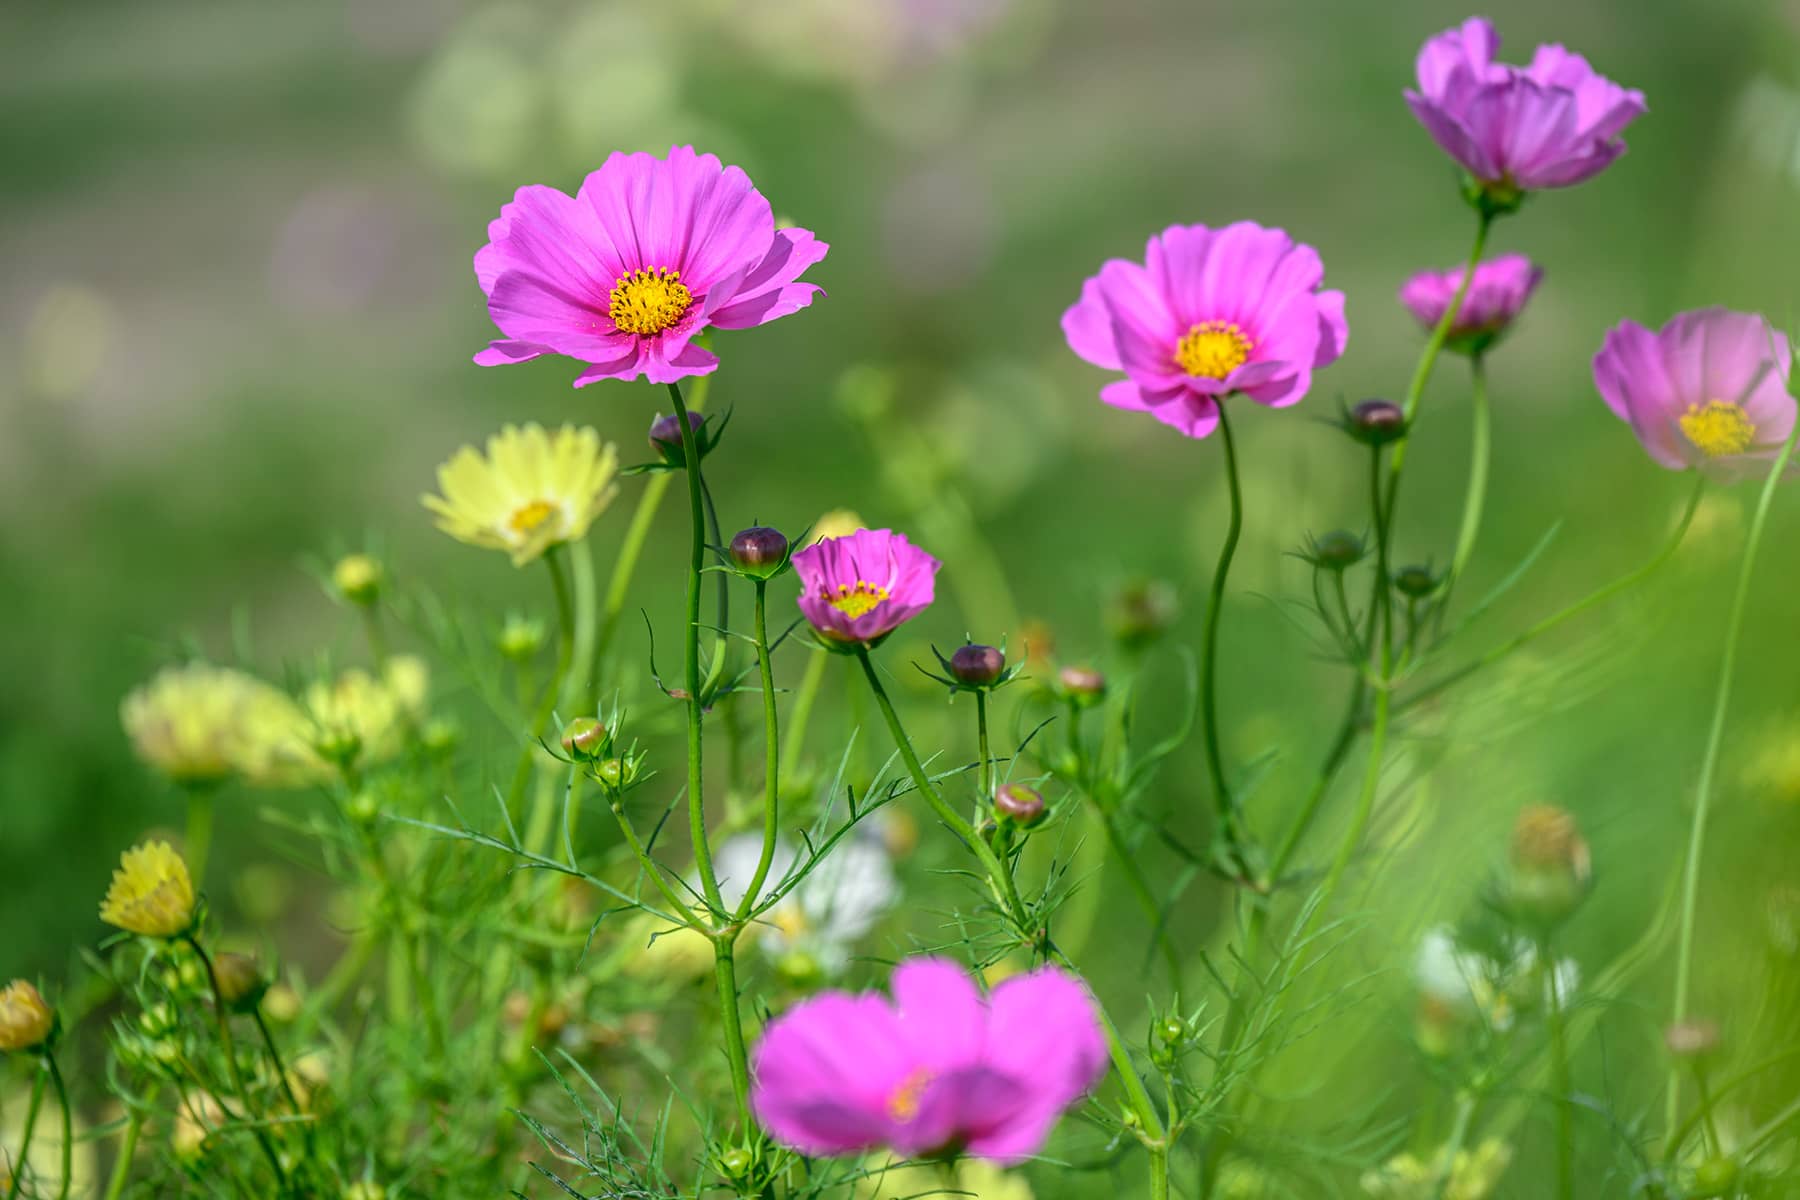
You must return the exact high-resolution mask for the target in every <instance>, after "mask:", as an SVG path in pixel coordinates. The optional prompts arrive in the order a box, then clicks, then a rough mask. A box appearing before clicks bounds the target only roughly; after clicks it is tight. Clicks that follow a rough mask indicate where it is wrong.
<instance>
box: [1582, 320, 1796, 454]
mask: <svg viewBox="0 0 1800 1200" xmlns="http://www.w3.org/2000/svg"><path fill="white" fill-rule="evenodd" d="M1791 366H1792V352H1791V350H1790V348H1789V346H1788V340H1787V338H1786V337H1784V336H1783V335H1782V334H1780V333H1777V332H1775V331H1774V330H1773V329H1771V328H1770V327H1769V324H1768V322H1767V321H1765V320H1763V318H1762V317H1759V316H1757V315H1755V314H1754V313H1740V312H1731V311H1729V310H1727V309H1723V308H1703V309H1698V310H1696V311H1694V312H1684V313H1681V314H1680V315H1678V316H1676V317H1675V318H1674V319H1673V320H1671V321H1670V322H1669V323H1668V324H1667V325H1664V326H1663V327H1662V329H1660V330H1658V331H1656V332H1652V331H1650V330H1648V329H1646V328H1644V327H1643V326H1642V325H1639V324H1637V323H1636V322H1635V321H1621V322H1620V323H1619V325H1618V326H1617V327H1616V328H1614V329H1612V330H1611V331H1609V332H1608V333H1607V335H1606V341H1605V342H1604V343H1603V344H1602V345H1601V347H1600V352H1599V353H1598V354H1596V355H1594V385H1595V386H1596V387H1598V388H1599V389H1600V395H1601V396H1602V397H1603V398H1604V399H1605V400H1606V404H1607V407H1608V408H1611V409H1612V410H1613V412H1614V414H1615V415H1617V416H1618V417H1619V418H1620V419H1621V420H1623V421H1626V422H1628V423H1629V424H1630V425H1631V431H1632V432H1633V433H1635V434H1637V438H1638V441H1640V442H1642V443H1643V445H1644V449H1645V451H1647V452H1648V453H1649V455H1650V457H1651V458H1653V459H1655V460H1656V461H1657V462H1659V463H1661V464H1662V465H1663V466H1665V467H1668V468H1669V469H1671V470H1676V471H1679V470H1685V469H1686V468H1688V467H1702V468H1705V469H1706V470H1708V471H1709V472H1710V473H1712V474H1715V475H1720V476H1723V477H1725V478H1731V477H1734V476H1735V475H1737V474H1739V473H1740V472H1741V471H1742V469H1743V468H1745V467H1747V466H1748V465H1749V464H1750V463H1751V462H1754V461H1756V460H1759V459H1761V460H1767V459H1769V458H1772V457H1773V456H1774V455H1775V454H1776V452H1777V451H1778V450H1779V449H1780V447H1781V445H1782V443H1783V442H1785V441H1787V438H1788V435H1789V434H1790V433H1792V432H1793V428H1794V415H1795V408H1796V405H1795V401H1794V397H1793V396H1791V395H1789V394H1788V373H1789V370H1790V368H1791Z"/></svg>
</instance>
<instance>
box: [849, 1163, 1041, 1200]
mask: <svg viewBox="0 0 1800 1200" xmlns="http://www.w3.org/2000/svg"><path fill="white" fill-rule="evenodd" d="M900 1162H901V1160H900V1159H896V1158H872V1159H868V1160H866V1161H865V1162H864V1166H866V1167H867V1168H868V1169H869V1171H870V1174H868V1175H866V1176H864V1177H863V1178H861V1179H859V1180H857V1181H856V1186H855V1190H854V1195H855V1197H856V1200H910V1198H911V1197H914V1196H929V1195H932V1194H934V1193H948V1194H951V1195H955V1196H960V1197H963V1198H964V1200H1033V1197H1032V1191H1031V1184H1029V1183H1027V1182H1026V1181H1025V1177H1024V1176H1023V1175H1016V1174H1014V1173H1012V1172H1011V1171H1003V1170H1001V1169H1000V1168H999V1167H996V1166H995V1165H994V1164H993V1163H990V1162H985V1161H983V1160H981V1159H978V1158H964V1159H959V1160H957V1162H956V1163H955V1164H954V1165H949V1164H940V1163H910V1164H907V1165H905V1166H902V1165H899V1164H900Z"/></svg>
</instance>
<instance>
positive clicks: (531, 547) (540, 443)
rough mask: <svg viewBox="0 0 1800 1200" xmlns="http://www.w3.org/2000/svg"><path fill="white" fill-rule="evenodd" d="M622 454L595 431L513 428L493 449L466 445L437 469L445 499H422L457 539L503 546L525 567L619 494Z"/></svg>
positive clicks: (577, 532)
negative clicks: (620, 457)
mask: <svg viewBox="0 0 1800 1200" xmlns="http://www.w3.org/2000/svg"><path fill="white" fill-rule="evenodd" d="M618 473H619V454H618V449H617V448H616V447H614V446H613V445H612V444H611V443H610V442H602V441H601V440H600V435H599V434H598V433H595V432H594V431H593V430H592V429H585V428H584V429H577V428H575V427H574V426H572V425H564V426H563V427H562V428H561V429H558V430H557V431H556V432H555V433H549V432H546V431H545V430H544V428H543V427H542V426H540V425H536V424H531V425H526V426H523V427H520V426H516V425H508V426H506V427H505V428H503V429H501V430H500V432H499V433H497V434H495V435H494V436H493V437H490V438H489V439H488V441H487V453H486V454H482V453H481V452H480V451H478V450H476V449H475V447H473V446H464V447H463V448H462V449H460V450H458V451H457V452H456V453H455V454H453V455H451V456H450V461H449V462H446V463H444V464H443V465H442V466H440V467H439V468H438V472H437V479H438V490H439V491H440V492H441V493H443V494H442V495H441V496H431V495H427V496H423V497H421V499H422V501H423V502H424V504H425V507H426V508H428V509H430V510H431V511H432V512H433V513H434V514H435V515H436V516H437V519H438V520H437V525H438V528H439V529H442V530H443V531H444V532H445V533H447V534H449V535H450V536H451V537H453V538H455V539H456V540H457V541H459V542H466V543H468V544H469V545H471V546H482V547H486V548H487V549H491V550H504V551H506V552H507V553H508V554H510V555H511V556H512V561H513V565H514V566H515V567H522V566H524V565H525V564H526V563H529V562H531V561H532V560H533V559H535V558H538V557H540V556H541V555H542V554H543V553H544V552H545V551H546V550H549V549H550V548H551V547H553V546H560V545H562V544H563V543H564V542H572V541H575V540H576V539H577V538H580V537H581V536H582V535H583V534H585V533H586V532H587V531H588V526H589V525H591V524H593V522H594V518H595V517H597V516H599V515H600V514H601V513H602V512H603V511H605V509H606V506H607V505H608V504H610V503H611V502H612V498H613V497H614V496H615V495H617V494H618V490H619V488H618V483H617V479H618Z"/></svg>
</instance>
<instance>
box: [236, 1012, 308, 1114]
mask: <svg viewBox="0 0 1800 1200" xmlns="http://www.w3.org/2000/svg"><path fill="white" fill-rule="evenodd" d="M250 1017H251V1019H252V1020H254V1021H255V1022H256V1032H257V1033H259V1034H261V1035H262V1043H263V1049H265V1050H267V1051H268V1052H269V1061H270V1062H271V1063H272V1064H274V1067H275V1078H277V1079H279V1080H280V1081H281V1094H282V1095H283V1096H285V1097H286V1098H287V1102H288V1107H289V1108H291V1109H293V1110H294V1115H295V1116H296V1117H300V1118H302V1119H304V1118H305V1116H306V1112H305V1110H304V1109H302V1108H301V1107H300V1097H299V1096H297V1095H295V1094H294V1085H293V1082H292V1081H291V1080H290V1079H289V1078H288V1069H287V1063H285V1062H284V1061H282V1058H281V1048H280V1047H279V1046H277V1045H276V1044H275V1035H274V1034H273V1033H270V1032H269V1023H268V1022H267V1021H265V1020H263V1015H262V1007H261V1006H260V1005H258V1006H257V1007H255V1008H252V1009H251V1010H250ZM306 1139H307V1142H308V1144H309V1145H310V1144H311V1142H312V1125H311V1123H310V1122H308V1123H307V1125H306Z"/></svg>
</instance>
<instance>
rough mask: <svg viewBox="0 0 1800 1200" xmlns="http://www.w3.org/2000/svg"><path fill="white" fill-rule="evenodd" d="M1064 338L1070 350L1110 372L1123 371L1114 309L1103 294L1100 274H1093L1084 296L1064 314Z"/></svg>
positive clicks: (1083, 286) (1088, 281)
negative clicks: (1113, 323) (1114, 324)
mask: <svg viewBox="0 0 1800 1200" xmlns="http://www.w3.org/2000/svg"><path fill="white" fill-rule="evenodd" d="M1062 329H1063V337H1064V338H1066V339H1068V343H1069V349H1071V350H1073V351H1074V352H1075V353H1076V354H1077V355H1079V356H1080V357H1082V358H1083V359H1085V360H1087V361H1088V362H1091V363H1093V364H1094V365H1095V366H1096V367H1104V368H1106V369H1107V370H1109V371H1122V370H1124V369H1125V368H1124V364H1122V363H1121V362H1120V361H1119V348H1118V344H1117V343H1116V342H1115V341H1114V340H1113V326H1112V312H1111V310H1110V309H1108V308H1107V306H1106V300H1105V298H1104V297H1103V296H1102V295H1101V293H1100V277H1099V276H1098V275H1095V276H1092V277H1090V278H1089V279H1087V280H1086V281H1084V282H1083V283H1082V285H1081V299H1079V300H1077V301H1076V302H1075V303H1074V304H1071V305H1070V306H1069V308H1068V310H1067V311H1066V312H1064V313H1063V317H1062Z"/></svg>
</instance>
